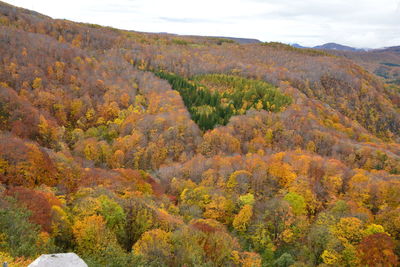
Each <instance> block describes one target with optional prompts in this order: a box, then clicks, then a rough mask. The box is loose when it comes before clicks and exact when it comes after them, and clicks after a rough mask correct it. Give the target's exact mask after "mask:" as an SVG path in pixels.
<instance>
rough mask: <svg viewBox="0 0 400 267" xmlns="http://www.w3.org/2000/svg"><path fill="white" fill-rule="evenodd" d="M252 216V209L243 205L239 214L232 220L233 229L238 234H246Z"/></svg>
mask: <svg viewBox="0 0 400 267" xmlns="http://www.w3.org/2000/svg"><path fill="white" fill-rule="evenodd" d="M252 216H253V207H252V206H251V205H244V206H243V208H242V209H241V210H240V212H239V213H238V214H237V215H236V216H235V218H234V219H233V223H232V225H233V228H235V229H236V231H238V232H240V233H244V232H246V230H247V228H248V226H249V224H250V220H251V217H252Z"/></svg>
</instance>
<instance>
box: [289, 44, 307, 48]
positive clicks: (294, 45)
mask: <svg viewBox="0 0 400 267" xmlns="http://www.w3.org/2000/svg"><path fill="white" fill-rule="evenodd" d="M290 45H291V46H293V47H296V48H309V47H306V46H302V45H299V44H297V43H296V44H290Z"/></svg>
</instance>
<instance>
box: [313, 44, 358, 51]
mask: <svg viewBox="0 0 400 267" xmlns="http://www.w3.org/2000/svg"><path fill="white" fill-rule="evenodd" d="M313 48H314V49H324V50H340V51H359V50H362V49H357V48H354V47H351V46H346V45H341V44H337V43H326V44H323V45H317V46H314V47H313Z"/></svg>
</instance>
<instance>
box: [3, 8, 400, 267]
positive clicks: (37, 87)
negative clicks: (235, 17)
mask: <svg viewBox="0 0 400 267" xmlns="http://www.w3.org/2000/svg"><path fill="white" fill-rule="evenodd" d="M0 25H1V26H0V182H1V185H0V262H1V261H8V262H10V263H11V264H12V266H13V265H15V266H26V265H27V263H29V262H31V261H32V260H33V259H34V258H35V257H37V256H38V255H40V254H43V253H54V252H67V251H74V252H76V253H77V254H78V255H79V256H81V257H82V258H83V259H84V260H85V261H86V262H87V263H88V264H89V265H90V266H379V265H380V266H397V263H398V258H399V254H400V206H399V205H400V181H399V177H400V176H399V174H400V145H399V140H400V139H399V138H400V128H399V127H400V113H399V110H398V108H399V102H398V99H399V95H398V91H396V90H394V89H390V90H389V89H388V86H387V85H386V84H385V83H384V82H385V81H384V80H381V79H380V78H378V77H377V76H375V75H373V74H371V73H369V72H367V71H366V70H364V69H363V68H362V67H360V66H358V65H356V64H355V63H354V62H353V61H351V60H349V59H345V58H343V57H340V56H333V55H330V54H328V53H325V52H321V51H317V50H312V49H304V50H303V49H296V48H292V47H290V46H286V45H283V44H279V43H260V44H238V43H235V42H234V41H232V40H227V39H223V38H207V37H182V36H175V35H168V34H150V33H138V32H131V31H122V30H117V29H112V28H105V27H101V26H98V25H89V24H81V23H74V22H70V21H65V20H53V19H51V18H49V17H47V16H43V15H41V14H38V13H36V12H32V11H29V10H24V9H20V8H16V7H13V6H10V5H8V4H5V3H1V2H0Z"/></svg>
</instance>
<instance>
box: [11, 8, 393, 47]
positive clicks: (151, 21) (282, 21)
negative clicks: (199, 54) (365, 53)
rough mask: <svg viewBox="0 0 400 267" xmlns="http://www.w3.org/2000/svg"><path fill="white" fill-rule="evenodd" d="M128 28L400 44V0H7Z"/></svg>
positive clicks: (362, 44) (265, 38) (55, 14)
mask: <svg viewBox="0 0 400 267" xmlns="http://www.w3.org/2000/svg"><path fill="white" fill-rule="evenodd" d="M6 1H7V2H9V3H10V4H14V5H17V6H21V7H25V8H28V9H33V10H35V11H38V12H41V13H43V14H45V15H49V16H52V17H54V18H66V19H70V20H74V21H80V22H90V23H97V24H101V25H107V26H113V27H117V28H122V29H129V30H136V31H149V32H170V33H178V34H197V35H213V36H234V37H250V38H258V39H260V40H263V41H281V42H290V43H295V42H296V43H300V44H303V45H309V46H312V45H318V44H321V43H326V42H337V43H342V44H345V45H352V46H356V47H371V48H376V47H383V46H392V45H400V40H399V39H400V2H399V0H379V1H376V0H332V1H320V0H302V1H298V0H280V1H276V0H203V1H198V0H196V1H193V0H169V1H165V0H69V1H54V0H53V1H52V0H34V1H32V0H6Z"/></svg>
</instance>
